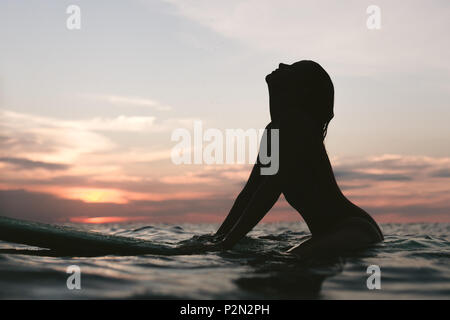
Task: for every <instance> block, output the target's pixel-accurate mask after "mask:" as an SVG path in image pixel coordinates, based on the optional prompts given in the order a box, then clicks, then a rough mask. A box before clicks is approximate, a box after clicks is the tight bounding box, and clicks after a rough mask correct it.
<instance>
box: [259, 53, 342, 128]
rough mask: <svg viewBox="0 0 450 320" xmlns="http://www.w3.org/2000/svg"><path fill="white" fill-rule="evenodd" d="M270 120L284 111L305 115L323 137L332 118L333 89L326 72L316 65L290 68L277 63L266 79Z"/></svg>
mask: <svg viewBox="0 0 450 320" xmlns="http://www.w3.org/2000/svg"><path fill="white" fill-rule="evenodd" d="M266 82H267V84H268V87H269V95H270V115H271V117H272V120H273V119H276V118H278V117H280V115H281V114H282V113H283V112H284V111H286V110H287V109H293V110H294V111H302V112H305V113H307V114H308V115H309V116H311V118H313V119H314V121H316V122H317V123H318V124H319V125H320V126H321V127H322V128H323V136H324V137H325V135H326V130H327V127H328V123H329V122H330V120H331V119H332V118H333V116H334V113H333V104H334V87H333V82H332V81H331V79H330V76H329V75H328V73H327V72H326V71H325V70H324V69H323V68H322V67H321V66H320V65H319V64H318V63H316V62H314V61H309V60H302V61H298V62H295V63H293V64H291V65H288V64H283V63H280V65H279V67H278V69H276V70H274V71H273V72H272V73H270V74H269V75H267V76H266Z"/></svg>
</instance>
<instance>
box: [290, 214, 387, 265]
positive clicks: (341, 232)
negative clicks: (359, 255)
mask: <svg viewBox="0 0 450 320" xmlns="http://www.w3.org/2000/svg"><path fill="white" fill-rule="evenodd" d="M382 240H383V237H382V235H381V234H380V233H379V231H378V229H377V228H376V227H375V226H374V225H373V224H371V223H370V222H369V221H367V220H365V219H362V218H358V217H354V218H348V219H347V220H345V222H344V223H342V224H339V225H338V226H336V228H335V229H334V230H333V231H331V232H330V233H329V234H327V235H323V236H320V237H316V238H315V237H314V236H313V237H312V238H311V239H309V240H307V241H305V242H303V243H301V244H300V245H298V246H296V247H293V248H291V249H289V250H288V253H291V254H295V255H298V256H300V257H311V256H332V255H339V254H342V253H344V252H346V251H351V250H356V249H362V248H365V247H368V246H370V245H372V244H375V243H378V242H381V241H382Z"/></svg>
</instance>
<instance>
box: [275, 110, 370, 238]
mask: <svg viewBox="0 0 450 320" xmlns="http://www.w3.org/2000/svg"><path fill="white" fill-rule="evenodd" d="M278 127H279V129H280V170H279V181H280V185H281V188H282V192H283V194H284V196H285V198H286V200H287V201H288V203H289V204H290V205H291V206H293V207H294V208H295V209H297V210H298V211H299V212H300V214H301V215H302V217H303V219H304V220H305V222H306V223H307V224H308V227H309V229H310V230H311V232H312V233H313V234H314V233H316V234H321V233H326V232H327V231H328V230H329V229H330V228H333V227H334V226H335V225H337V224H339V222H340V221H343V220H345V219H347V218H350V217H361V218H366V219H367V218H369V219H370V220H372V219H371V218H370V216H369V215H368V214H367V213H366V212H365V211H364V210H362V209H361V208H359V207H358V206H356V205H354V204H353V203H351V202H350V201H349V200H348V199H347V198H346V197H345V196H344V195H343V194H342V192H341V190H340V188H339V186H338V184H337V182H336V179H335V177H334V173H333V169H332V167H331V163H330V160H329V158H328V155H327V152H326V150H325V146H324V144H323V136H322V132H321V128H320V127H319V126H318V125H317V124H316V123H314V121H313V120H312V119H311V118H310V117H308V115H307V114H304V113H303V114H302V113H301V112H295V114H292V113H291V114H289V113H287V114H286V116H284V117H282V119H281V120H280V122H279V125H278Z"/></svg>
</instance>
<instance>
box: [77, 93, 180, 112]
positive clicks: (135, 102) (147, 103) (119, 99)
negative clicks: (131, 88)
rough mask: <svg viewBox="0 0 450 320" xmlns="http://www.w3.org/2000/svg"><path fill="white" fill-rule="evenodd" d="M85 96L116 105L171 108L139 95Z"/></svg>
mask: <svg viewBox="0 0 450 320" xmlns="http://www.w3.org/2000/svg"><path fill="white" fill-rule="evenodd" d="M83 96H84V97H87V98H92V99H95V100H99V101H106V102H108V103H111V104H114V105H118V106H125V107H127V106H136V107H146V108H150V109H154V110H158V111H169V110H172V107H171V106H168V105H163V104H161V103H159V102H158V101H155V100H152V99H148V98H141V97H129V96H118V95H83Z"/></svg>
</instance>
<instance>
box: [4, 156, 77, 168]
mask: <svg viewBox="0 0 450 320" xmlns="http://www.w3.org/2000/svg"><path fill="white" fill-rule="evenodd" d="M0 162H3V163H8V164H11V165H13V166H15V167H17V168H19V169H31V170H32V169H45V170H65V169H68V168H69V167H70V166H69V165H66V164H61V163H49V162H43V161H33V160H28V159H25V158H10V157H2V158H0Z"/></svg>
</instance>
